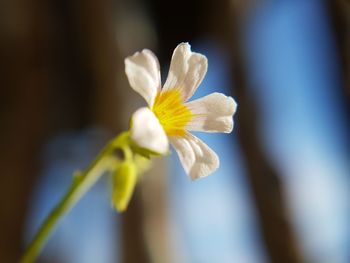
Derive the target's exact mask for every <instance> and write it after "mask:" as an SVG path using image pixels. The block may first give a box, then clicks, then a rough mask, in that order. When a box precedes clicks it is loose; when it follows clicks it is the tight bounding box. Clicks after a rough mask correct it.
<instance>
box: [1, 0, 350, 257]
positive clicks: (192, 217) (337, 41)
mask: <svg viewBox="0 0 350 263" xmlns="http://www.w3.org/2000/svg"><path fill="white" fill-rule="evenodd" d="M180 42H190V44H191V45H192V50H194V51H196V52H200V53H203V54H205V55H206V56H207V57H208V59H209V70H208V74H207V76H206V78H205V80H204V81H203V83H202V85H201V86H200V88H199V89H198V91H197V93H196V94H195V97H200V96H203V95H207V94H209V93H211V92H213V91H219V92H224V93H225V94H230V95H231V96H233V97H234V98H235V99H236V101H237V102H238V105H239V107H238V112H237V114H236V116H235V129H234V132H233V133H232V134H229V135H227V134H226V135H223V134H198V136H200V137H201V138H203V140H204V141H205V142H206V143H207V144H208V145H209V146H210V147H212V148H213V149H214V150H215V151H216V152H217V153H218V155H219V156H220V158H221V167H220V169H219V170H218V171H217V172H216V173H215V174H214V175H212V176H210V177H208V178H205V179H202V180H199V181H196V182H191V181H190V180H189V178H188V177H187V176H186V175H185V173H184V171H183V169H182V167H181V165H180V163H179V160H178V158H177V156H176V154H172V156H171V158H164V159H157V160H156V161H155V162H154V166H153V168H152V169H151V170H150V171H149V172H148V173H147V174H145V175H144V176H143V177H142V180H141V182H140V184H139V185H138V186H137V190H136V194H135V195H134V196H133V199H132V200H131V205H130V207H129V209H128V210H127V212H125V213H124V214H118V213H117V212H115V211H113V210H112V209H111V205H110V190H111V189H110V182H109V181H108V179H107V178H105V180H101V181H99V182H98V184H97V185H96V186H94V188H93V189H92V190H91V191H90V192H89V193H88V194H87V195H86V196H85V197H84V198H83V199H82V200H81V202H79V204H78V205H77V206H76V207H75V208H74V209H73V210H72V211H71V212H70V214H69V215H68V216H66V217H65V218H64V220H63V221H62V222H61V223H60V224H59V227H58V228H57V230H56V231H55V233H54V234H53V235H52V237H51V238H50V241H49V242H48V244H47V246H46V247H45V248H44V251H43V253H42V254H41V256H40V259H39V261H38V262H54V263H60V262H63V263H90V262H91V263H97V262H98V263H112V262H122V263H124V262H125V263H139V262H142V263H144V262H145V263H147V262H155V263H167V262H174V263H213V262H215V263H216V262H218V263H236V262H237V263H260V262H261V263H268V262H272V263H289V262H291V263H294V262H296V263H299V262H310V263H313V262H315V263H349V262H350V223H349V222H350V202H349V200H350V198H349V197H350V196H349V195H350V3H349V1H347V0H328V1H327V0H324V1H322V0H309V1H305V0H280V1H262V0H218V1H210V0H178V1H162V0H85V1H79V0H73V1H71V0H46V1H41V0H35V1H28V0H2V1H1V2H0V55H1V56H0V57H1V59H0V68H1V75H0V76H1V77H0V82H1V83H0V87H1V93H0V94H1V96H0V125H1V126H0V127H1V128H0V149H1V151H0V171H1V175H0V262H4V263H11V262H16V261H17V260H18V258H19V255H20V254H21V253H22V252H23V249H24V248H25V246H26V245H27V244H28V242H29V240H30V239H31V237H32V235H33V234H34V232H35V231H36V230H37V228H38V226H39V225H40V223H41V222H42V220H43V219H44V218H45V217H46V215H47V214H48V213H49V211H50V210H51V209H52V208H53V206H54V205H55V204H56V203H57V202H58V200H59V199H60V198H61V197H62V195H63V194H64V192H65V191H66V189H67V187H68V186H69V184H70V182H71V178H72V174H73V172H74V171H75V170H77V169H82V168H84V167H85V166H86V165H87V164H88V163H89V162H90V161H91V160H92V159H93V158H94V156H95V155H96V153H97V152H98V151H99V150H100V149H101V147H102V146H103V145H104V144H105V143H106V142H107V141H108V140H109V139H110V138H112V137H113V136H115V135H116V134H117V133H118V132H121V131H123V130H126V129H128V121H129V117H130V116H131V114H132V112H133V111H134V110H136V109H137V108H138V107H140V106H144V105H145V102H144V101H143V100H142V99H141V97H140V96H139V95H138V94H136V93H135V92H134V91H132V90H131V88H130V87H129V85H128V83H127V79H126V76H125V73H124V58H125V57H126V56H129V55H131V54H133V53H134V52H135V51H138V50H141V49H143V48H148V49H151V50H153V51H154V52H155V54H157V56H158V57H159V59H160V62H161V67H162V75H163V81H164V80H165V77H166V74H167V69H168V67H169V62H170V58H171V54H172V51H173V50H174V48H175V47H176V45H177V44H178V43H180Z"/></svg>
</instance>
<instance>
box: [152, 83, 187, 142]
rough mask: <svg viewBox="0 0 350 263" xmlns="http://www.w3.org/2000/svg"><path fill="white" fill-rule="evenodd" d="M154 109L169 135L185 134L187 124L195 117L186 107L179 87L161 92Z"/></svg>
mask: <svg viewBox="0 0 350 263" xmlns="http://www.w3.org/2000/svg"><path fill="white" fill-rule="evenodd" d="M152 111H153V112H154V114H155V115H156V116H157V117H158V119H159V122H160V123H161V124H162V126H163V128H164V130H165V132H166V134H167V135H168V136H184V135H185V134H186V132H185V126H186V125H187V124H188V122H189V121H190V120H191V119H192V118H193V114H192V112H191V111H190V109H189V108H188V107H186V105H185V103H184V101H183V99H182V97H181V94H180V91H179V90H177V89H171V90H166V91H163V92H159V93H158V94H157V97H156V100H155V102H154V105H153V108H152Z"/></svg>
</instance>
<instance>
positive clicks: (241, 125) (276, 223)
mask: <svg viewBox="0 0 350 263" xmlns="http://www.w3.org/2000/svg"><path fill="white" fill-rule="evenodd" d="M242 8H246V7H244V5H243V4H241V5H234V6H233V8H231V10H232V12H231V13H230V14H228V16H227V17H230V19H229V20H228V21H227V23H228V24H229V26H228V28H229V32H230V33H231V34H229V35H228V36H229V37H228V47H229V51H230V57H231V69H232V76H233V78H232V80H233V87H234V88H233V92H234V94H235V97H236V99H237V101H238V103H239V105H241V107H239V111H238V114H237V119H236V120H237V125H236V133H237V136H238V140H239V143H240V145H241V150H242V153H243V156H244V158H245V161H246V168H247V175H248V179H249V181H250V184H251V188H252V194H253V198H254V201H255V205H256V208H257V210H258V212H259V213H258V215H259V222H260V226H261V231H262V237H263V240H264V241H265V244H266V249H267V252H268V256H269V257H270V260H271V261H272V262H275V263H280V262H284V263H297V262H302V260H301V254H300V251H299V248H298V245H297V242H296V240H295V236H294V232H293V229H292V226H291V223H290V220H289V214H288V208H287V203H286V200H285V196H284V187H283V184H282V182H281V179H280V175H279V174H278V172H277V170H276V169H275V168H274V167H273V165H272V163H271V162H270V160H269V159H268V158H267V155H266V153H265V151H264V148H263V146H262V144H261V141H260V139H259V134H258V133H259V125H258V123H259V120H260V113H259V103H258V100H257V99H256V98H255V97H254V95H253V94H252V93H250V92H249V87H248V85H249V84H248V82H247V73H246V70H245V61H244V52H245V51H246V50H244V48H243V47H242V45H241V44H242V41H241V32H240V26H241V19H242V17H241V15H240V14H243V13H245V12H246V11H247V10H245V12H243V10H242ZM227 9H228V10H230V9H229V8H227Z"/></svg>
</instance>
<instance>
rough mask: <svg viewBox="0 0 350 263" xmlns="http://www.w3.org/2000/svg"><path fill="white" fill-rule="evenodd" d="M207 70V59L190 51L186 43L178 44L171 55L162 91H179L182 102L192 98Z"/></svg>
mask: <svg viewBox="0 0 350 263" xmlns="http://www.w3.org/2000/svg"><path fill="white" fill-rule="evenodd" d="M207 69H208V61H207V58H206V57H205V56H204V55H202V54H199V53H195V52H192V51H191V46H190V45H189V44H188V43H181V44H179V45H178V46H177V47H176V48H175V50H174V53H173V56H172V58H171V63H170V69H169V73H168V78H167V80H166V82H165V84H164V90H167V89H179V90H180V93H181V95H182V98H183V99H184V101H187V100H188V99H189V98H191V97H192V95H193V94H194V92H195V91H196V90H197V87H198V86H199V84H200V83H201V82H202V80H203V78H204V76H205V73H206V72H207Z"/></svg>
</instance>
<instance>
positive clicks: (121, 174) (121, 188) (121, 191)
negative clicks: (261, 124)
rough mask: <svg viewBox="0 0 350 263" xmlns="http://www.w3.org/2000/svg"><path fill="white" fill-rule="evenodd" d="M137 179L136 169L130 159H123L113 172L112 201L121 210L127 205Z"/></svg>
mask: <svg viewBox="0 0 350 263" xmlns="http://www.w3.org/2000/svg"><path fill="white" fill-rule="evenodd" d="M136 181H137V169H136V166H135V164H134V162H132V161H127V160H126V161H124V162H122V163H121V164H120V166H119V167H118V168H117V170H116V172H115V173H114V174H113V192H112V203H113V206H114V207H115V208H116V209H117V210H118V211H119V212H123V211H125V210H126V208H127V207H128V204H129V202H130V199H131V197H132V194H133V192H134V189H135V185H136Z"/></svg>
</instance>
